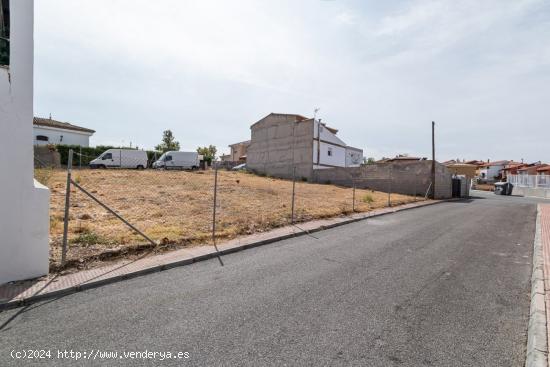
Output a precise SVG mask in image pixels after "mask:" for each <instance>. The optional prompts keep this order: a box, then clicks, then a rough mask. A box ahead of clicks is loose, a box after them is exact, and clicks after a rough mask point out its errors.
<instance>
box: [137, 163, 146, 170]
mask: <svg viewBox="0 0 550 367" xmlns="http://www.w3.org/2000/svg"><path fill="white" fill-rule="evenodd" d="M136 168H137V169H145V167H143V166H142V165H141V164H140V165H139V166H137V167H136Z"/></svg>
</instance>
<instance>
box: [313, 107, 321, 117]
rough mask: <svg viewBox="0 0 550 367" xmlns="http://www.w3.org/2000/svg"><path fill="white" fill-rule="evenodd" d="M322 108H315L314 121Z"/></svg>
mask: <svg viewBox="0 0 550 367" xmlns="http://www.w3.org/2000/svg"><path fill="white" fill-rule="evenodd" d="M319 110H320V108H319V107H315V108H314V109H313V120H315V118H316V117H317V112H319Z"/></svg>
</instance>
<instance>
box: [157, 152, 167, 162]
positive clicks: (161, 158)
mask: <svg viewBox="0 0 550 367" xmlns="http://www.w3.org/2000/svg"><path fill="white" fill-rule="evenodd" d="M165 158H166V153H164V154H163V155H161V156H160V158H159V159H158V160H159V161H160V162H164V159H165Z"/></svg>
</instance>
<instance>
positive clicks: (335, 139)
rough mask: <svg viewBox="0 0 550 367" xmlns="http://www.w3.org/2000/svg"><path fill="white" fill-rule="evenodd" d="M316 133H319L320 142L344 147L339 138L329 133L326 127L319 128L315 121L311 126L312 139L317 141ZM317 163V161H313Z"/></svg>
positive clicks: (317, 122)
mask: <svg viewBox="0 0 550 367" xmlns="http://www.w3.org/2000/svg"><path fill="white" fill-rule="evenodd" d="M318 131H320V132H321V140H324V141H327V142H329V143H334V144H339V145H344V146H345V145H346V143H344V142H343V141H342V140H341V139H340V138H339V137H337V136H336V135H334V134H333V133H331V132H330V131H329V130H328V129H327V128H326V127H324V126H323V125H322V124H321V126H319V121H315V123H314V125H313V139H317V135H318ZM315 161H317V160H315Z"/></svg>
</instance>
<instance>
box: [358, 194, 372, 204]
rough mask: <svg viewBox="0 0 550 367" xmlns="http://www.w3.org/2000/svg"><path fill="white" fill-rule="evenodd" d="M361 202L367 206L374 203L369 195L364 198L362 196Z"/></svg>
mask: <svg viewBox="0 0 550 367" xmlns="http://www.w3.org/2000/svg"><path fill="white" fill-rule="evenodd" d="M361 200H363V202H364V203H367V204H372V203H374V198H373V197H372V195H370V194H366V195H365V196H363V199H361Z"/></svg>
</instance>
